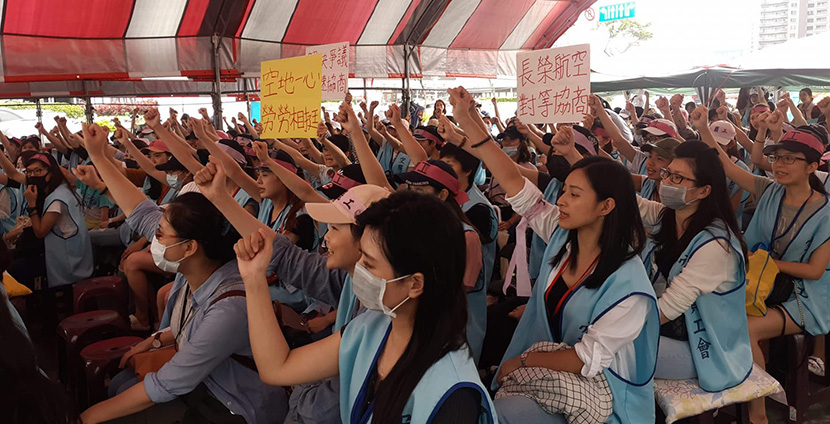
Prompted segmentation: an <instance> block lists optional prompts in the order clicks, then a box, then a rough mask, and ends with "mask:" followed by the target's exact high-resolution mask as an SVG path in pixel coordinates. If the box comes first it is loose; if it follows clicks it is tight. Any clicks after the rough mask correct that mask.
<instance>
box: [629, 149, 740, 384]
mask: <svg viewBox="0 0 830 424" xmlns="http://www.w3.org/2000/svg"><path fill="white" fill-rule="evenodd" d="M675 152H676V154H677V156H676V158H675V159H674V160H673V161H672V162H671V163H670V164H669V166H668V167H666V168H664V169H662V170H661V172H660V174H661V176H662V179H663V181H662V184H661V185H660V199H661V201H662V203H658V202H653V201H650V200H646V199H643V198H638V201H639V204H640V213H641V215H642V217H643V223H644V224H645V225H646V227H652V228H653V230H652V232H651V237H650V238H649V240H648V243H647V244H646V248H645V249H644V250H643V253H642V257H643V261H644V263H645V266H646V270H647V271H648V272H649V275H650V277H651V282H652V285H653V286H654V288H655V291H656V292H657V293H658V296H660V297H659V299H658V300H657V306H658V307H659V308H660V322H661V324H662V326H661V331H660V334H661V337H660V348H659V351H658V354H657V371H656V372H655V378H663V379H673V380H679V379H687V378H697V379H698V381H699V383H700V387H701V388H703V389H704V390H706V391H708V392H719V391H722V390H726V389H728V388H731V387H734V386H736V385H738V384H740V383H741V382H743V381H744V380H745V379H746V378H747V377H748V376H749V373H750V371H752V360H751V352H752V350H751V348H750V345H749V332H748V330H747V319H746V311H745V309H744V304H745V298H746V293H745V292H746V291H745V290H744V288H745V286H744V280H745V269H746V265H745V262H746V261H745V258H746V244H745V243H744V240H743V237H742V236H741V232H740V228H739V227H738V223H737V221H736V220H735V214H734V213H733V212H732V209H731V207H730V203H729V197H728V191H727V188H726V175H725V174H724V171H723V166H722V165H721V163H720V159H718V156H717V153H718V152H717V150H714V149H711V148H710V147H709V146H707V145H706V144H705V143H703V142H700V141H687V142H685V143H683V144H681V145H680V146H678V147H677V150H676V151H675Z"/></svg>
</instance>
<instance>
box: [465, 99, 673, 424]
mask: <svg viewBox="0 0 830 424" xmlns="http://www.w3.org/2000/svg"><path fill="white" fill-rule="evenodd" d="M449 92H450V100H451V103H452V105H453V111H454V113H455V117H456V119H457V120H458V122H459V123H460V124H461V127H462V128H463V129H464V131H465V132H466V134H467V136H468V137H469V139H467V140H462V141H461V143H459V146H461V147H462V148H463V149H465V150H466V151H468V152H471V153H473V154H474V155H476V156H478V157H479V158H480V159H481V160H482V161H483V162H484V163H485V164H486V165H487V168H488V169H490V170H491V171H492V172H493V175H494V176H495V177H496V178H498V179H499V181H500V182H501V184H502V185H503V186H504V188H505V191H506V192H507V196H508V197H507V200H508V202H510V204H511V205H512V206H513V208H514V209H515V210H516V213H518V214H520V215H522V216H524V217H525V218H527V219H528V222H529V224H530V227H531V228H533V230H534V231H535V232H536V234H538V235H539V236H540V237H542V238H543V239H545V240H548V247H547V250H546V251H545V260H544V262H543V264H542V269H541V270H540V272H539V279H537V280H536V281H537V282H536V285H535V287H534V291H533V294H532V295H531V299H530V301H529V302H528V305H527V307H526V309H525V311H524V313H523V314H522V318H521V320H520V322H519V326H518V328H517V329H516V332H515V333H514V335H513V340H512V341H511V343H510V346H509V347H508V348H507V352H506V353H505V355H504V359H503V362H502V365H501V369H500V370H499V372H498V375H497V380H496V381H494V382H493V385H494V387H497V386H498V385H499V382H501V381H503V380H504V378H505V377H507V376H508V375H510V374H511V373H512V372H513V371H515V370H516V369H518V368H522V367H542V368H547V369H550V370H554V371H565V372H571V373H574V374H578V373H579V374H582V375H583V376H585V377H589V378H591V377H594V376H596V375H598V374H599V373H603V374H604V375H605V377H606V378H607V380H608V383H609V386H610V388H611V392H612V394H613V417H612V419H613V420H616V422H634V423H641V422H651V421H654V417H655V410H654V391H653V384H652V375H653V373H654V367H655V363H656V357H657V339H658V335H659V331H658V328H659V322H660V319H659V313H658V311H657V305H656V299H655V296H654V291H653V290H652V288H651V285H650V284H649V283H648V276H647V274H646V272H645V269H644V268H643V264H642V261H640V259H639V257H638V254H639V253H640V251H641V250H642V247H643V243H644V242H645V231H644V229H643V226H642V221H641V219H640V214H639V211H638V208H637V200H636V195H635V191H634V184H633V182H632V180H631V177H630V174H629V172H628V170H627V169H626V168H625V167H624V166H623V165H621V164H620V163H618V162H616V161H614V160H612V159H608V158H602V157H589V158H585V159H582V160H580V161H578V162H576V163H575V164H574V165H573V167H572V168H571V170H570V172H569V173H568V176H567V178H566V179H565V183H564V192H563V194H562V195H561V196H560V197H559V199H558V201H557V205H551V204H549V203H547V202H546V201H545V200H544V197H543V194H542V192H541V191H540V190H539V189H538V188H537V187H536V186H534V185H533V184H532V183H530V182H529V181H528V180H527V179H525V178H523V177H522V175H521V173H519V171H518V169H517V168H516V166H515V164H513V162H512V161H511V160H510V158H509V157H508V156H507V155H506V154H504V152H502V151H501V149H499V148H498V145H497V144H496V143H494V142H492V141H491V138H490V137H489V135H488V134H487V133H486V131H485V130H484V129H483V125H482V124H481V122H480V121H479V120H480V118H479V117H478V114H476V113H475V110H474V104H475V102H474V100H473V99H472V97H471V96H470V94H469V93H468V92H467V91H466V90H464V88H462V87H459V88H458V89H451V90H449ZM599 104H600V101H599V99H598V98H596V97H595V96H591V97H589V105H590V106H593V107H601V106H599ZM571 131H572V130H571V129H570V128H568V127H564V126H563V127H561V128H560V130H559V132H560V133H561V135H559V134H558V135H559V138H558V139H557V143H561V144H566V145H568V146H569V147H568V148H564V146H563V149H564V150H566V151H567V150H570V149H573V147H572V146H573V143H574V137H573V133H572V132H571ZM557 150H559V146H557ZM611 335H612V336H611ZM609 336H610V337H609ZM540 341H554V342H561V343H566V344H568V345H570V346H572V347H573V349H565V350H561V351H557V352H536V353H530V354H527V353H525V352H526V350H527V349H528V348H530V347H531V346H532V345H533V344H535V343H537V342H540ZM496 405H497V410H498V413H499V421H500V422H508V423H509V422H519V421H523V422H555V423H558V422H565V421H564V418H563V417H562V416H561V415H554V414H548V413H547V412H545V411H544V410H543V409H542V408H541V407H540V406H539V405H538V404H537V403H536V402H534V401H533V400H531V399H529V398H525V397H523V396H509V397H505V398H501V399H498V400H497V401H496Z"/></svg>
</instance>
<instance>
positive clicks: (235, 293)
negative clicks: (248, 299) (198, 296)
mask: <svg viewBox="0 0 830 424" xmlns="http://www.w3.org/2000/svg"><path fill="white" fill-rule="evenodd" d="M229 297H245V290H228V291H226V292H224V293H222V294H220V295H219V296H216V299H213V300H212V301H211V302H210V306H213V305H215V304H216V302H219V301H220V300H222V299H227V298H229Z"/></svg>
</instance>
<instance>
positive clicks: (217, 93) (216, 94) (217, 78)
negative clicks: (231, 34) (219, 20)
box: [210, 34, 222, 128]
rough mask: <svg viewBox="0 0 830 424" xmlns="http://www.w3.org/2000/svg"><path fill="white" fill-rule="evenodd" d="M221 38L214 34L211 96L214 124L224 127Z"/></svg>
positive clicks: (212, 39) (217, 126) (211, 39)
mask: <svg viewBox="0 0 830 424" xmlns="http://www.w3.org/2000/svg"><path fill="white" fill-rule="evenodd" d="M219 40H220V37H219V36H218V35H216V34H214V35H213V36H212V37H211V38H210V41H211V44H213V71H214V80H213V90H211V93H210V97H211V99H213V126H214V127H216V128H222V79H221V76H222V75H221V70H220V63H219Z"/></svg>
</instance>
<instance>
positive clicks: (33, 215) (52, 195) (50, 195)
mask: <svg viewBox="0 0 830 424" xmlns="http://www.w3.org/2000/svg"><path fill="white" fill-rule="evenodd" d="M24 165H25V174H26V191H25V192H24V193H23V196H24V198H25V200H26V207H27V209H26V210H27V213H28V215H29V219H30V221H31V225H32V231H33V232H34V235H35V236H36V237H37V238H41V239H44V245H45V258H43V259H41V260H45V266H46V277H47V281H48V284H49V287H50V288H53V287H60V286H65V285H69V284H72V283H74V282H76V281H79V280H83V279H84V278H89V276H91V275H92V270H93V263H92V243H91V242H90V240H89V232H88V231H87V228H86V223H85V221H84V215H83V209H82V208H81V203H80V201H79V199H78V197H77V195H76V194H75V193H74V191H72V189H70V188H69V185H68V183H67V181H66V177H65V176H64V174H63V172H62V169H61V167H60V166H59V165H58V163H57V161H56V160H55V158H54V157H52V156H51V155H48V154H44V153H35V154H33V155H31V156H30V157H29V158H28V160H27V161H26V163H25V164H24ZM12 178H14V176H12ZM29 265H31V264H29ZM18 266H19V264H13V265H12V268H11V269H10V272H11V271H16V268H17V267H18ZM27 266H28V265H27ZM38 268H39V266H38ZM16 276H17V275H16ZM18 279H19V280H20V279H22V280H24V281H25V280H26V278H18ZM21 282H23V281H21ZM28 283H31V282H28Z"/></svg>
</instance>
